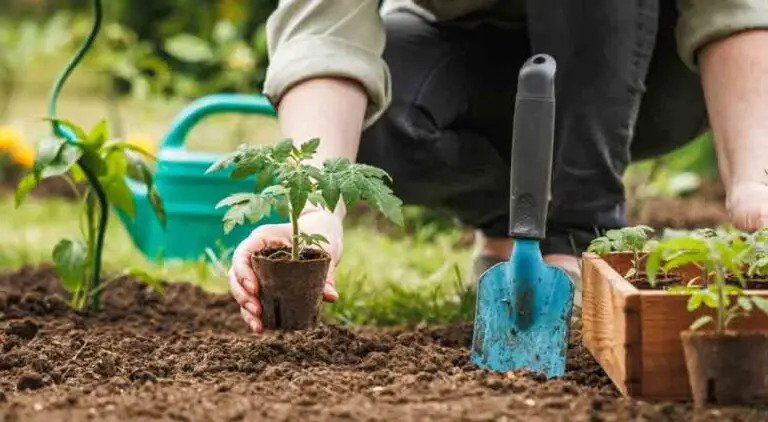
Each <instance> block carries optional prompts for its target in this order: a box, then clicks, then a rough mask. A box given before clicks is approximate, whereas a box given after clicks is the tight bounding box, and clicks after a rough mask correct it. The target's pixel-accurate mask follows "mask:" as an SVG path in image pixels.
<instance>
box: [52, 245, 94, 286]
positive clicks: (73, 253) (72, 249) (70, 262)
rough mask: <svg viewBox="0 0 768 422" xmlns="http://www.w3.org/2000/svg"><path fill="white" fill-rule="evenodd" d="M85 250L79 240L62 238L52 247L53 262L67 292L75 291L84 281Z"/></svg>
mask: <svg viewBox="0 0 768 422" xmlns="http://www.w3.org/2000/svg"><path fill="white" fill-rule="evenodd" d="M86 257H87V252H86V248H85V245H84V244H83V243H82V242H80V241H79V240H73V239H62V240H60V241H59V243H57V244H56V246H55V247H54V248H53V263H54V267H55V270H56V274H57V275H58V276H59V278H61V284H62V286H63V287H64V289H66V290H67V291H68V292H70V293H73V292H76V291H77V290H78V289H80V287H81V286H82V285H83V282H84V281H85V262H86Z"/></svg>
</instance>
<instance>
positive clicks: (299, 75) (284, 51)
mask: <svg viewBox="0 0 768 422" xmlns="http://www.w3.org/2000/svg"><path fill="white" fill-rule="evenodd" d="M266 31H267V46H268V52H269V58H270V64H269V67H268V69H267V74H266V80H265V82H264V94H265V95H266V96H267V98H269V100H270V101H271V102H272V104H274V105H275V106H276V105H277V104H278V103H279V102H280V99H281V98H282V96H283V95H285V93H286V92H287V91H288V90H289V89H291V87H293V86H294V85H296V84H297V83H299V82H302V81H304V80H306V79H311V78H315V77H323V76H326V77H327V76H332V77H343V78H349V79H353V80H356V81H358V82H359V83H360V84H361V85H362V86H363V87H364V88H365V91H366V92H367V94H368V108H367V110H366V115H365V126H366V127H368V126H370V125H371V124H372V123H373V122H374V121H375V120H376V119H377V118H378V117H379V116H380V115H381V113H382V112H383V111H384V110H385V109H386V107H388V106H389V103H390V101H391V89H390V74H389V69H388V67H387V65H386V64H385V63H384V60H383V59H382V53H383V51H384V43H385V32H384V26H383V23H382V21H381V18H380V16H379V12H378V1H377V0H280V2H279V5H278V7H277V9H275V11H274V12H273V13H272V14H271V15H270V17H269V19H268V21H267V27H266ZM317 101H318V103H322V101H323V99H322V98H318V99H317Z"/></svg>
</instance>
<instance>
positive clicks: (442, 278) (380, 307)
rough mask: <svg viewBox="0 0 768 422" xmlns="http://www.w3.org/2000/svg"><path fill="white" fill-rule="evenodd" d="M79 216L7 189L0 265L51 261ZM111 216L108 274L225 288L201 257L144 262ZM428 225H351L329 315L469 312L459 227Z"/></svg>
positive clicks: (409, 316)
mask: <svg viewBox="0 0 768 422" xmlns="http://www.w3.org/2000/svg"><path fill="white" fill-rule="evenodd" d="M78 215H79V206H78V204H76V203H74V202H70V201H67V200H62V199H41V198H30V199H29V200H28V202H26V203H25V204H24V205H23V206H22V207H21V208H20V209H16V208H15V207H14V204H13V197H12V196H11V195H9V194H7V193H4V194H0V216H2V218H0V271H14V270H16V269H18V268H20V267H22V266H25V265H38V264H40V263H45V262H50V255H51V251H52V249H53V246H54V244H55V243H56V242H57V241H58V239H60V238H62V237H65V236H77V235H78V220H77V219H78ZM412 218H415V217H412ZM110 222H111V224H110V226H109V230H108V233H107V240H106V252H105V257H104V266H105V269H106V274H110V273H112V274H114V273H116V272H119V271H121V270H124V269H133V268H139V269H142V270H145V271H147V272H149V273H150V274H152V275H154V276H156V277H158V278H161V279H164V280H168V281H178V282H190V283H195V284H197V285H200V286H201V287H203V288H205V289H206V290H209V291H213V292H226V290H227V286H226V279H225V278H224V274H222V273H220V272H218V271H216V270H215V268H214V266H212V265H209V264H207V263H205V262H203V261H201V262H191V263H180V262H165V263H163V264H162V265H160V264H156V263H152V262H149V261H148V260H146V259H145V258H144V257H143V256H142V255H141V254H140V253H139V251H138V250H137V249H136V248H135V247H134V245H133V243H132V242H131V240H130V238H129V237H128V235H127V233H126V231H125V230H124V229H123V227H122V225H121V224H120V223H119V220H118V219H116V218H112V219H111V220H110ZM431 227H433V226H431V225H429V224H427V225H423V226H419V228H418V229H416V232H415V233H414V234H410V235H405V234H402V233H397V232H394V233H392V234H390V235H385V234H383V233H382V231H381V230H377V229H375V228H374V225H373V224H372V222H371V219H365V218H363V219H357V220H356V221H354V222H351V223H350V224H348V225H347V230H346V232H345V243H344V256H343V258H342V261H341V263H340V265H339V268H338V271H337V277H336V279H337V281H336V282H337V286H338V289H339V293H340V300H339V301H338V302H337V303H336V304H333V305H329V306H326V307H325V312H326V316H327V317H329V318H331V320H334V321H338V322H344V323H348V324H365V325H370V324H374V325H397V324H416V323H420V322H433V323H442V322H451V321H455V320H457V319H466V318H469V317H470V316H471V315H470V311H471V306H472V305H473V296H472V292H471V291H469V290H467V289H466V288H465V287H464V286H463V284H462V278H464V277H463V273H464V271H463V269H464V268H465V267H466V264H467V262H468V259H469V250H468V249H467V248H466V247H460V246H457V245H458V244H459V243H460V242H459V240H460V232H459V230H458V229H454V230H450V229H449V230H446V229H444V228H441V229H440V230H435V229H433V228H431Z"/></svg>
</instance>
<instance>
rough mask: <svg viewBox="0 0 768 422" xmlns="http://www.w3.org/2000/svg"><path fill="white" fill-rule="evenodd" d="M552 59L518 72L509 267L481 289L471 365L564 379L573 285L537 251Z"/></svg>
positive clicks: (543, 215)
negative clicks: (519, 370)
mask: <svg viewBox="0 0 768 422" xmlns="http://www.w3.org/2000/svg"><path fill="white" fill-rule="evenodd" d="M555 71H556V63H555V60H554V59H553V58H552V57H550V56H548V55H544V54H539V55H536V56H534V57H531V58H530V59H529V60H528V61H526V62H525V64H524V65H523V67H522V68H521V70H520V74H519V79H518V87H517V98H516V101H515V117H514V129H513V135H512V163H511V168H512V172H511V177H510V181H511V186H510V196H511V198H510V219H509V234H510V235H511V237H512V238H513V239H514V242H515V244H514V248H513V251H512V255H511V256H510V259H509V262H502V263H499V264H496V265H495V266H493V267H491V268H490V269H488V270H487V271H486V272H485V273H484V274H483V275H482V276H481V277H480V280H479V282H478V286H477V303H476V307H475V326H474V336H473V339H472V357H471V359H472V362H473V363H474V364H476V365H478V366H479V367H481V368H484V369H489V370H492V371H496V372H509V371H514V370H517V369H527V370H530V371H533V372H539V373H543V374H544V375H545V376H547V377H548V378H551V377H556V376H562V375H564V374H565V360H566V350H567V347H568V328H569V323H570V320H571V311H572V308H573V282H572V281H571V279H570V277H569V276H568V274H567V273H566V272H565V271H564V270H562V269H560V268H557V267H553V266H551V265H547V264H545V263H544V259H543V257H542V254H541V250H540V248H539V242H540V241H541V240H542V239H544V236H545V228H546V220H547V207H548V205H549V197H550V183H551V171H552V154H553V144H554V126H555V93H554V92H555V84H554V79H555Z"/></svg>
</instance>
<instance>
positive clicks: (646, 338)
mask: <svg viewBox="0 0 768 422" xmlns="http://www.w3.org/2000/svg"><path fill="white" fill-rule="evenodd" d="M631 259H632V254H631V253H614V254H609V255H606V256H605V258H601V257H599V256H598V255H595V254H592V253H586V254H584V257H583V273H582V274H583V282H584V284H583V288H584V296H583V297H584V300H583V306H584V308H583V321H584V345H585V347H586V348H587V349H588V350H589V351H590V352H591V353H592V354H593V355H594V356H595V358H596V359H597V361H598V362H600V364H601V366H602V367H603V368H604V369H605V371H606V372H607V373H608V375H609V376H610V378H611V379H612V380H613V382H614V384H615V385H616V387H617V388H618V389H619V391H620V392H621V393H622V394H623V395H625V396H628V397H634V398H641V399H645V400H688V399H690V397H691V390H690V385H689V381H688V373H687V369H686V363H685V356H684V353H683V346H682V341H681V339H680V332H681V331H684V330H686V329H688V327H689V326H690V325H691V324H692V323H693V322H694V321H696V319H698V318H699V317H700V316H702V315H704V314H705V312H706V311H705V309H703V308H702V309H699V310H698V311H696V312H689V311H688V310H687V309H686V303H687V301H688V297H687V296H686V295H674V294H670V293H668V292H666V291H664V289H663V288H661V286H657V288H650V287H649V286H647V283H645V282H643V283H639V284H638V283H636V282H634V281H632V282H630V281H628V280H626V279H625V278H624V277H622V275H621V274H625V273H626V272H627V270H628V269H629V268H631V267H632V265H633V264H632V262H631ZM640 267H641V271H643V270H644V261H642V262H641V264H640ZM670 275H671V276H676V277H677V278H678V280H680V282H682V283H688V282H689V281H691V280H692V279H694V278H696V277H698V278H700V276H701V271H700V270H698V269H696V268H695V267H693V266H686V267H681V268H675V269H673V270H672V271H670ZM678 284H680V283H678ZM761 285H762V286H763V287H768V285H765V284H764V283H762V282H761V281H758V280H754V281H752V282H750V283H748V289H747V290H745V291H744V292H745V294H747V295H760V296H762V297H766V298H768V289H760V290H750V289H754V288H755V286H761ZM767 326H768V317H766V316H765V315H763V314H761V313H759V312H755V313H753V314H751V315H750V316H749V317H746V318H742V319H739V320H737V321H734V324H733V326H732V329H733V330H735V331H748V330H754V329H765V327H767Z"/></svg>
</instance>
